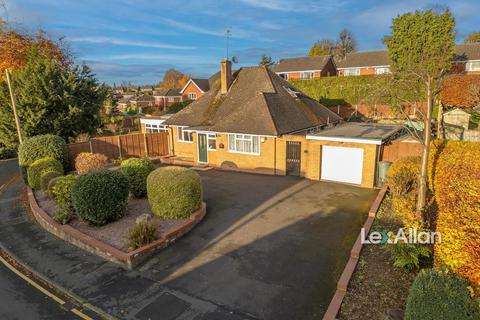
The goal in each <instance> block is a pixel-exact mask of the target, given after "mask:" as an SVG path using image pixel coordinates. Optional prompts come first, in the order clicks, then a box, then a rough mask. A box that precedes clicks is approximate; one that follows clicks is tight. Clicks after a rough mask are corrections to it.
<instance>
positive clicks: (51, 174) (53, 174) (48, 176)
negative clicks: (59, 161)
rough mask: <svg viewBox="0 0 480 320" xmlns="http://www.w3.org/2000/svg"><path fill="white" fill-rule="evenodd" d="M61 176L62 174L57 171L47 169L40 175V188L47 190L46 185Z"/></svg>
mask: <svg viewBox="0 0 480 320" xmlns="http://www.w3.org/2000/svg"><path fill="white" fill-rule="evenodd" d="M61 176H63V174H62V173H60V172H58V171H48V172H45V173H43V174H42V176H41V177H40V189H42V191H44V192H46V191H47V190H48V185H49V184H50V181H52V179H55V178H58V177H61Z"/></svg>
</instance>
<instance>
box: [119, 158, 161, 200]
mask: <svg viewBox="0 0 480 320" xmlns="http://www.w3.org/2000/svg"><path fill="white" fill-rule="evenodd" d="M153 170H155V166H154V165H153V163H151V162H150V161H149V160H148V159H138V158H130V159H127V160H124V161H122V163H121V165H120V172H121V173H122V174H123V175H124V176H125V177H127V179H128V182H129V183H130V192H131V193H132V195H133V196H135V197H137V198H140V197H145V196H146V195H147V177H148V175H149V174H150V173H151V172H152V171H153Z"/></svg>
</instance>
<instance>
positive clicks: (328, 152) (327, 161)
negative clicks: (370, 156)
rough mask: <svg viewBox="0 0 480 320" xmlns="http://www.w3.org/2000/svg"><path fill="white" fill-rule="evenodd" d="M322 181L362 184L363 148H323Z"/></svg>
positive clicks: (325, 146)
mask: <svg viewBox="0 0 480 320" xmlns="http://www.w3.org/2000/svg"><path fill="white" fill-rule="evenodd" d="M321 154H322V157H321V161H322V165H321V169H320V173H321V179H322V180H329V181H336V182H344V183H352V184H358V185H360V184H362V173H363V171H362V170H363V148H347V147H336V146H327V145H324V146H322V153H321Z"/></svg>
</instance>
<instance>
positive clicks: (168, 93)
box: [153, 89, 182, 97]
mask: <svg viewBox="0 0 480 320" xmlns="http://www.w3.org/2000/svg"><path fill="white" fill-rule="evenodd" d="M181 95H182V94H181V93H180V89H163V90H159V91H155V92H154V93H153V96H156V97H179V96H181Z"/></svg>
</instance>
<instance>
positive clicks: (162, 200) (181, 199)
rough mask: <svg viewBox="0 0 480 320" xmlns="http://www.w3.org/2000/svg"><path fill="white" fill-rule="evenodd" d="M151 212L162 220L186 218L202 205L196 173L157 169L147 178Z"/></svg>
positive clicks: (177, 169) (182, 169) (166, 168)
mask: <svg viewBox="0 0 480 320" xmlns="http://www.w3.org/2000/svg"><path fill="white" fill-rule="evenodd" d="M147 194H148V201H149V202H150V206H151V208H152V212H153V213H154V214H155V215H157V216H159V217H161V218H164V219H183V218H188V217H189V216H190V215H191V214H192V213H193V212H195V211H196V210H198V209H199V208H200V206H201V205H202V184H201V181H200V176H199V175H198V173H196V172H195V171H193V170H191V169H187V168H182V167H164V168H158V169H156V170H155V171H153V172H152V173H150V175H149V176H148V178H147Z"/></svg>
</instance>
